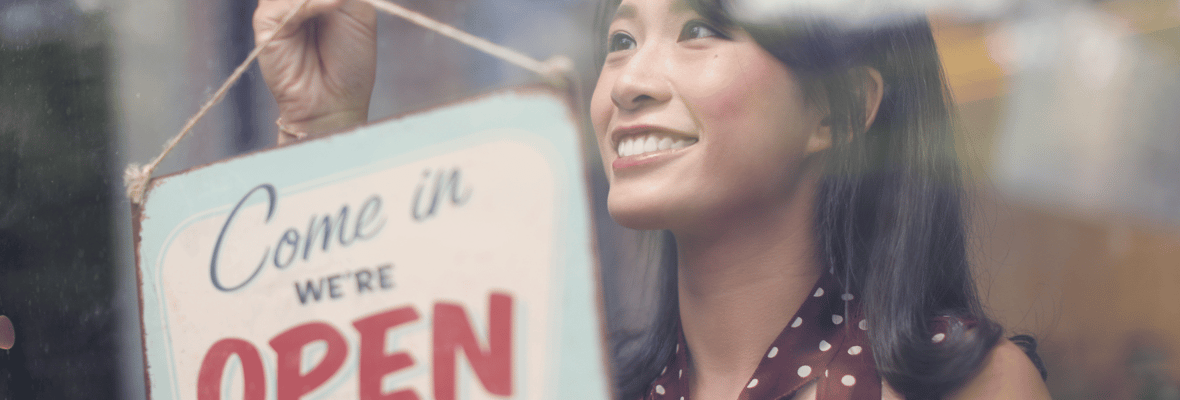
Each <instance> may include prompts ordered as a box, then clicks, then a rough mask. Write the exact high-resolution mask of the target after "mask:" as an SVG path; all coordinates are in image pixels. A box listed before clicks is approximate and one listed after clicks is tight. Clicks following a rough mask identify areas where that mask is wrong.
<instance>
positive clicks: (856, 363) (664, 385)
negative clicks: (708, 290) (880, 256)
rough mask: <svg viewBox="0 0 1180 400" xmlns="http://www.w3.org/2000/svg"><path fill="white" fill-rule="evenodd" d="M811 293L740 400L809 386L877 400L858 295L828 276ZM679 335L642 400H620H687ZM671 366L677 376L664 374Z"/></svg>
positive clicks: (844, 398)
mask: <svg viewBox="0 0 1180 400" xmlns="http://www.w3.org/2000/svg"><path fill="white" fill-rule="evenodd" d="M811 294H812V295H811V296H807V297H806V299H805V301H804V302H803V304H801V305H800V306H799V309H798V310H797V311H796V312H795V315H794V316H792V319H791V321H790V323H789V324H788V327H787V328H784V329H783V331H782V332H781V333H779V336H778V337H777V338H776V339H775V340H774V342H772V343H769V345H768V346H767V347H766V349H767V350H766V353H765V357H763V358H762V360H761V361H760V362H759V364H758V368H757V369H756V370H755V371H754V372H753V374H751V375H750V376H749V377H748V378H747V379H748V380H747V381H746V387H745V388H742V392H741V394H740V395H739V396H740V398H747V399H780V398H788V397H789V396H791V394H792V393H795V392H796V391H798V390H799V389H801V388H802V387H804V385H807V384H808V383H817V384H818V385H817V386H816V399H817V400H869V399H871V400H876V399H880V398H881V381H880V376H879V375H878V373H877V370H876V366H875V365H874V362H873V357H872V353H871V352H870V351H869V350H870V349H869V348H868V347H865V346H868V344H867V343H868V338H867V336H866V334H865V332H864V330H865V329H866V328H867V321H865V320H864V314H863V311H862V309H861V308H860V303H859V301H858V300H859V295H857V294H853V293H847V292H845V290H844V289H843V287H842V286H841V285H840V283H839V282H838V281H837V280H836V278H835V277H833V276H831V275H827V274H824V275H823V276H822V277H820V279H819V281H818V282H816V284H815V286H814V287H813V288H812V290H811ZM828 294H830V296H829V295H828ZM828 320H831V321H832V323H831V324H829V323H828V322H827V321H828ZM845 320H847V322H848V323H849V324H850V325H851V324H852V323H853V322H858V324H857V325H858V326H859V327H860V329H855V328H853V327H851V326H848V327H847V328H845V327H844V326H843V323H844V322H845ZM804 322H806V323H804ZM934 332H945V331H940V330H937V329H936V330H934ZM934 332H931V333H934ZM678 336H679V337H678V341H677V342H676V347H675V349H676V353H675V354H674V355H673V356H672V359H671V360H669V362H668V368H665V369H664V370H662V371H661V373H660V376H659V377H657V378H655V379H654V380H653V382H651V384H650V386H648V388H649V390H648V391H647V395H646V396H645V397H644V398H643V399H624V400H673V399H681V400H691V396H690V395H689V385H690V383H691V381H692V379H693V377H692V376H691V375H692V373H693V371H692V369H691V368H690V367H689V363H690V362H691V358H692V354H691V353H692V349H691V348H688V347H685V346H684V344H685V343H686V342H685V339H684V332H683V330H682V329H681V331H680V335H678ZM669 368H670V369H672V370H674V371H676V374H668V373H666V372H667V370H668V369H669ZM821 371H822V373H820V372H821ZM685 372H687V373H688V374H687V375H689V376H685V375H686V374H685ZM673 375H675V376H673ZM858 383H859V384H858Z"/></svg>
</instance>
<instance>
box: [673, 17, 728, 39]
mask: <svg viewBox="0 0 1180 400" xmlns="http://www.w3.org/2000/svg"><path fill="white" fill-rule="evenodd" d="M707 37H720V38H724V37H725V35H722V34H721V32H720V31H718V30H717V29H716V28H713V27H711V26H709V25H707V24H705V23H704V22H701V21H689V23H687V24H685V25H684V29H683V30H681V31H680V38H679V39H678V40H679V41H685V40H692V39H703V38H707Z"/></svg>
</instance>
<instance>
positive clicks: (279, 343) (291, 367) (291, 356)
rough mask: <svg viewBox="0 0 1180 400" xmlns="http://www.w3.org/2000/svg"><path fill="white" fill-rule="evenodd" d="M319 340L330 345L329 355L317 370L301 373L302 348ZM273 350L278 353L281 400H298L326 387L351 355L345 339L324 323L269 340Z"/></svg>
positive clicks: (312, 323)
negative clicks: (319, 388)
mask: <svg viewBox="0 0 1180 400" xmlns="http://www.w3.org/2000/svg"><path fill="white" fill-rule="evenodd" d="M317 340H323V341H324V342H326V343H327V344H328V350H327V352H326V353H327V354H324V359H323V360H322V361H320V363H319V364H318V365H316V366H315V368H312V370H311V371H308V372H307V375H301V374H300V373H299V370H300V363H301V362H302V358H303V354H302V353H303V346H306V345H308V344H311V343H312V342H315V341H317ZM270 347H271V348H273V349H274V350H275V353H277V354H278V365H277V366H276V374H277V375H278V376H277V378H276V379H277V385H276V388H277V390H276V392H277V394H278V400H299V397H300V396H303V395H304V394H306V393H307V392H310V391H312V390H314V389H315V388H317V387H319V386H320V385H323V384H324V382H327V381H328V378H331V377H332V375H333V374H335V373H336V371H338V370H340V366H342V365H344V358H345V356H347V355H348V344H347V343H346V342H345V341H344V336H342V335H340V332H338V331H336V329H334V328H332V326H331V325H328V324H325V323H323V322H309V323H306V324H303V325H299V326H296V327H294V328H291V329H288V330H287V331H286V332H283V333H280V334H278V335H277V336H275V337H274V339H271V340H270Z"/></svg>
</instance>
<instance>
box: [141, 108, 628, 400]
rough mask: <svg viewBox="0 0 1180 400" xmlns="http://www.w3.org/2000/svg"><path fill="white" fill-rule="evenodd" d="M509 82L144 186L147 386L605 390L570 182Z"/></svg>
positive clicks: (569, 160)
mask: <svg viewBox="0 0 1180 400" xmlns="http://www.w3.org/2000/svg"><path fill="white" fill-rule="evenodd" d="M573 115H574V114H573V113H571V111H570V108H569V106H567V103H566V102H565V101H564V100H563V98H562V96H559V95H556V94H553V93H550V92H548V91H546V90H544V89H522V90H517V91H511V92H505V93H499V94H494V95H489V96H485V97H482V98H479V99H476V100H472V101H469V102H465V103H460V104H457V105H451V106H448V107H445V108H440V109H436V110H432V111H428V112H425V113H421V114H417V115H413V116H410V117H405V118H402V119H399V120H394V121H389V122H383V123H378V124H373V125H369V126H365V127H362V128H359V129H357V130H355V131H352V132H347V133H342V134H336V135H331V136H327V137H324V138H318V139H314V140H309V141H306V142H303V143H298V144H295V145H290V146H284V147H280V148H276V149H272V150H269V151H265V152H260V153H256V154H252V155H248V156H243V157H239V158H236V159H232V160H230V161H226V162H222V163H218V164H213V165H209V166H205V167H201V168H198V169H194V170H191V171H187V172H184V173H180V174H176V175H172V176H168V177H163V178H158V179H156V180H154V181H153V182H152V187H151V189H150V191H149V192H148V198H147V201H146V202H145V204H144V206H143V207H142V208H140V209H138V210H136V212H137V218H136V223H137V225H138V226H137V233H138V248H137V253H138V266H139V276H140V294H141V299H142V309H143V311H142V321H143V335H144V343H145V345H144V347H145V349H144V351H145V362H146V364H147V375H148V381H149V383H148V386H149V387H148V391H149V394H150V396H151V397H152V398H157V399H199V400H206V399H251V400H253V399H258V400H262V399H280V400H285V399H320V398H347V399H354V398H364V399H440V400H444V399H446V400H449V399H555V398H562V399H578V398H584V399H605V398H607V397H608V396H609V395H608V393H609V389H608V379H607V377H606V376H607V374H606V366H605V363H604V360H605V357H604V353H603V335H602V329H601V327H600V312H599V306H598V289H597V283H596V282H597V274H596V269H595V264H594V253H593V243H592V227H591V225H590V218H589V217H590V215H589V212H590V211H589V210H590V208H589V204H588V198H589V197H588V194H587V188H586V179H585V177H586V175H585V172H584V167H583V165H582V159H581V154H582V152H581V150H580V148H579V145H578V144H579V140H578V130H577V128H576V127H577V123H576V121H577V120H576V119H575V118H574V117H573Z"/></svg>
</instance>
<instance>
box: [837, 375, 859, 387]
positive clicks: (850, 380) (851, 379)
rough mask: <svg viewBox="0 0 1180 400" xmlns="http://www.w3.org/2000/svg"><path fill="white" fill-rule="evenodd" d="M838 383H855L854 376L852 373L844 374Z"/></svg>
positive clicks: (847, 384) (846, 384) (845, 384)
mask: <svg viewBox="0 0 1180 400" xmlns="http://www.w3.org/2000/svg"><path fill="white" fill-rule="evenodd" d="M840 383H843V384H844V386H852V385H855V384H856V377H855V376H852V375H844V377H843V378H840Z"/></svg>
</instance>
